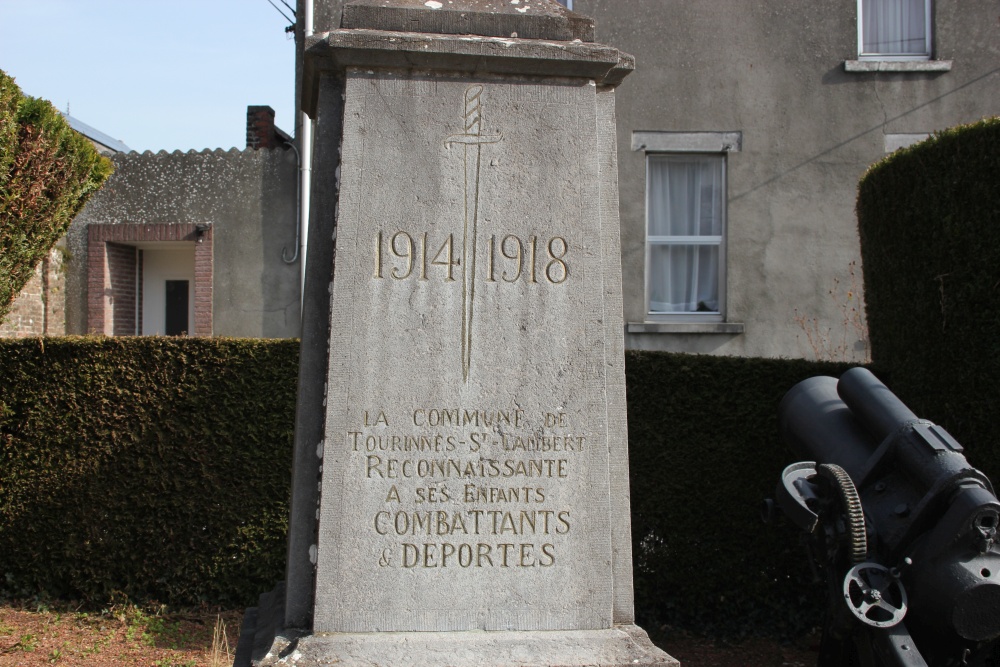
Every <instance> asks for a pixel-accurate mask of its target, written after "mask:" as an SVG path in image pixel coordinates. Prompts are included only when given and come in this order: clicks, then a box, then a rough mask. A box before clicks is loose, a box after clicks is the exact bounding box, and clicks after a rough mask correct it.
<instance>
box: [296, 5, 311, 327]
mask: <svg viewBox="0 0 1000 667" xmlns="http://www.w3.org/2000/svg"><path fill="white" fill-rule="evenodd" d="M303 4H304V5H305V6H304V7H303V10H304V12H303V17H302V28H303V35H304V36H303V45H302V47H303V49H305V40H306V39H309V38H310V37H312V36H313V0H305V2H304V3H303ZM299 113H300V114H301V116H300V118H301V120H302V142H301V146H302V166H301V168H300V170H299V173H300V176H301V178H300V182H299V199H300V201H301V202H302V203H301V205H300V211H299V215H300V219H299V227H300V229H301V230H302V231H301V237H302V246H301V252H302V263H301V274H300V277H299V286H300V292H299V313H301V312H302V311H303V310H304V308H303V307H302V306H303V305H304V303H305V294H306V248H308V247H309V210H310V204H311V195H312V160H313V123H312V119H311V118H310V117H309V115H308V114H306V112H305V111H300V112H299Z"/></svg>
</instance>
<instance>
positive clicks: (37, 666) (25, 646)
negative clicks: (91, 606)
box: [0, 603, 242, 667]
mask: <svg viewBox="0 0 1000 667" xmlns="http://www.w3.org/2000/svg"><path fill="white" fill-rule="evenodd" d="M241 617H242V612H238V611H224V612H219V611H217V610H197V611H185V612H169V611H167V610H163V609H160V610H152V611H150V610H141V609H139V608H137V607H134V606H131V605H116V606H114V607H112V608H110V609H106V610H104V611H102V612H100V613H86V612H81V611H78V610H76V609H74V608H73V607H72V606H70V605H66V604H60V605H58V606H55V605H53V606H51V607H50V606H48V605H45V604H37V603H36V604H30V605H29V604H23V603H21V604H18V603H5V604H2V605H0V666H2V667H42V666H44V667H49V666H50V665H62V666H64V667H78V666H79V667H82V666H84V665H86V666H88V667H125V666H126V665H127V666H128V667H229V665H232V662H233V656H232V651H231V650H230V648H229V647H230V646H234V645H235V643H236V640H237V638H238V637H237V636H236V633H237V632H238V628H239V627H240V622H241Z"/></svg>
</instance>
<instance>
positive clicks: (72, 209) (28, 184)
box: [0, 71, 113, 321]
mask: <svg viewBox="0 0 1000 667" xmlns="http://www.w3.org/2000/svg"><path fill="white" fill-rule="evenodd" d="M112 170H113V166H112V164H111V160H109V159H108V158H106V157H103V156H101V155H99V154H98V152H97V150H96V149H95V148H94V146H93V145H92V144H91V143H90V141H88V140H87V139H86V138H85V137H84V136H83V135H81V134H79V133H78V132H76V131H74V130H73V129H72V128H70V126H69V124H68V123H67V122H66V119H65V118H63V117H62V115H61V114H60V113H59V112H58V111H56V109H55V107H53V106H52V104H50V103H49V102H46V101H45V100H40V99H36V98H33V97H25V96H24V95H22V94H21V91H20V89H19V88H18V87H17V84H15V83H14V79H12V78H11V77H10V76H8V75H7V74H5V73H4V72H3V71H0V321H2V320H3V318H4V317H6V316H7V313H8V312H9V311H10V306H11V303H12V302H13V301H14V299H15V298H16V297H17V295H18V294H19V293H20V291H21V289H22V288H23V287H24V284H25V283H26V282H28V279H30V278H31V276H32V275H33V273H34V271H35V267H36V266H38V263H39V262H41V261H42V259H43V258H44V257H45V256H46V255H47V254H48V252H49V250H51V249H52V246H54V245H55V244H56V241H58V240H59V239H60V238H61V237H62V236H63V235H64V234H65V233H66V230H67V229H68V228H69V223H70V222H71V221H72V220H73V218H74V217H75V216H76V214H77V213H78V212H79V211H80V209H81V208H83V205H84V204H85V203H87V200H88V199H89V198H90V195H92V194H93V193H94V192H96V191H97V190H98V189H99V188H100V187H101V185H102V184H103V183H104V181H105V180H107V178H108V176H110V175H111V172H112Z"/></svg>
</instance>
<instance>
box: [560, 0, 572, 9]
mask: <svg viewBox="0 0 1000 667" xmlns="http://www.w3.org/2000/svg"><path fill="white" fill-rule="evenodd" d="M556 2H558V3H559V4H560V5H562V6H563V7H565V8H566V9H568V10H570V11H573V0H556Z"/></svg>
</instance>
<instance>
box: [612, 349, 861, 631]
mask: <svg viewBox="0 0 1000 667" xmlns="http://www.w3.org/2000/svg"><path fill="white" fill-rule="evenodd" d="M846 368H848V366H845V365H842V364H834V363H829V362H813V361H805V360H787V359H741V358H732V357H710V356H689V355H674V354H664V353H648V352H647V353H643V352H633V353H629V354H628V355H627V356H626V382H627V388H628V420H629V456H630V471H631V472H630V474H631V486H632V536H633V560H634V565H635V587H636V610H637V613H638V615H639V620H640V623H642V624H644V625H646V626H647V627H650V626H655V625H657V624H660V623H668V624H670V625H674V626H679V627H687V628H692V629H697V630H700V631H704V632H708V633H712V634H715V635H717V636H728V635H734V634H741V633H745V632H755V633H767V634H783V635H793V634H796V633H799V632H801V631H803V630H805V629H808V628H810V627H814V626H816V625H818V624H819V622H820V620H821V615H822V611H823V609H824V604H825V600H826V589H825V587H823V586H821V585H818V584H816V583H814V581H813V576H812V572H811V570H810V567H809V564H808V561H807V560H806V551H805V548H804V547H803V545H802V544H801V542H800V537H801V535H800V531H799V530H798V529H796V528H794V527H793V526H791V525H789V524H782V523H779V524H777V525H765V524H764V523H763V522H762V521H761V518H760V509H761V504H762V502H763V500H764V499H765V498H769V497H771V498H773V497H774V488H775V485H776V484H777V483H778V479H779V476H780V474H781V471H782V470H783V469H784V467H785V466H786V465H788V464H789V463H793V462H795V461H799V460H801V459H802V456H801V455H800V454H799V453H797V452H793V451H791V450H790V449H788V448H787V447H786V446H784V445H783V444H782V443H780V442H779V440H778V418H777V407H778V403H779V402H780V401H781V398H782V396H784V394H785V392H786V391H788V390H789V389H791V387H792V386H793V385H795V384H796V383H797V382H800V381H801V380H804V379H806V378H809V377H813V376H815V375H833V376H839V375H840V373H842V372H843V371H844V370H846Z"/></svg>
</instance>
